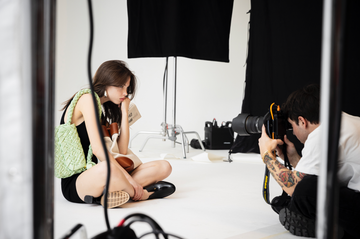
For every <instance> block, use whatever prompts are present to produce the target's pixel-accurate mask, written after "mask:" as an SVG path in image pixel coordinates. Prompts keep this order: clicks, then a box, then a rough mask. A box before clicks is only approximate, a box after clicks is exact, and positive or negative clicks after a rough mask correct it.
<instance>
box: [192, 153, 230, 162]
mask: <svg viewBox="0 0 360 239" xmlns="http://www.w3.org/2000/svg"><path fill="white" fill-rule="evenodd" d="M191 159H192V160H194V161H197V162H207V163H219V162H223V160H224V159H225V157H223V156H219V155H215V154H212V153H208V152H203V153H201V154H198V155H195V156H193V157H191Z"/></svg>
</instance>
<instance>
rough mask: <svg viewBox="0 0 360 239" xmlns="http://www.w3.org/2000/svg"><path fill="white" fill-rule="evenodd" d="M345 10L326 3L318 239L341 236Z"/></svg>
mask: <svg viewBox="0 0 360 239" xmlns="http://www.w3.org/2000/svg"><path fill="white" fill-rule="evenodd" d="M345 7H346V1H341V0H325V1H324V12H323V14H324V16H323V42H322V59H321V61H322V68H321V114H320V121H321V124H322V130H323V132H322V136H323V137H322V139H324V143H323V144H322V157H323V158H322V161H321V172H320V177H319V187H318V188H319V191H318V202H317V203H318V207H317V208H318V209H317V210H318V211H317V214H318V217H317V238H337V234H338V233H337V232H338V230H337V229H338V228H337V224H338V203H339V185H338V178H337V171H338V167H337V163H338V144H339V136H340V125H341V93H342V77H343V36H344V25H345Z"/></svg>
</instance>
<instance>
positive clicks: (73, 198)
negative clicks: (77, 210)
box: [61, 173, 85, 203]
mask: <svg viewBox="0 0 360 239" xmlns="http://www.w3.org/2000/svg"><path fill="white" fill-rule="evenodd" d="M80 174H81V173H78V174H74V175H73V176H71V177H68V178H62V179H61V191H62V194H63V195H64V197H65V198H66V200H68V201H70V202H77V203H85V202H84V201H83V200H81V198H80V197H79V195H78V194H77V191H76V179H77V178H78V177H79V175H80Z"/></svg>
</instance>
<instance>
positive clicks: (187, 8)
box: [127, 0, 233, 62]
mask: <svg viewBox="0 0 360 239" xmlns="http://www.w3.org/2000/svg"><path fill="white" fill-rule="evenodd" d="M127 8H128V20H129V28H128V57H129V58H136V57H167V56H182V57H188V58H193V59H200V60H211V61H220V62H229V35H230V25H231V24H230V23H231V16H232V9H233V0H195V1H194V0H191V1H184V0H171V1H169V0H128V1H127Z"/></svg>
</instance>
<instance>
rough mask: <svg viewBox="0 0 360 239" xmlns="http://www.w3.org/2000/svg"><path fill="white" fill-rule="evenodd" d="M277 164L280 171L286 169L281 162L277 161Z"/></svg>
mask: <svg viewBox="0 0 360 239" xmlns="http://www.w3.org/2000/svg"><path fill="white" fill-rule="evenodd" d="M275 164H276V166H278V168H279V169H283V168H285V166H284V165H283V164H281V163H280V162H279V161H277V160H276V161H275Z"/></svg>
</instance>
